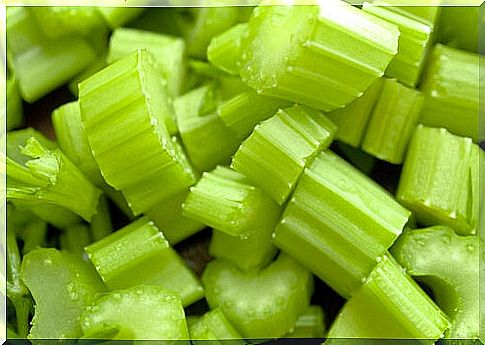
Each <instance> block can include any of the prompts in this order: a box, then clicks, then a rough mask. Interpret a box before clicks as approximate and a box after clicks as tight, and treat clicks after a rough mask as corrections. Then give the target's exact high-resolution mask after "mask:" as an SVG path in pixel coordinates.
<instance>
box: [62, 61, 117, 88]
mask: <svg viewBox="0 0 485 345" xmlns="http://www.w3.org/2000/svg"><path fill="white" fill-rule="evenodd" d="M107 65H108V64H107V62H106V54H103V55H101V56H100V57H98V58H97V59H96V60H94V61H93V62H92V63H91V64H89V66H87V67H86V68H85V69H84V70H83V71H82V72H81V73H79V74H78V75H77V76H75V77H74V78H72V79H71V81H70V82H69V84H68V85H67V86H68V88H69V91H71V93H72V94H73V95H74V96H76V97H78V96H79V87H78V85H79V83H80V82H82V81H83V80H85V79H88V78H89V77H90V76H92V75H93V74H95V73H97V72H99V71H101V70H102V69H103V68H105V67H106V66H107Z"/></svg>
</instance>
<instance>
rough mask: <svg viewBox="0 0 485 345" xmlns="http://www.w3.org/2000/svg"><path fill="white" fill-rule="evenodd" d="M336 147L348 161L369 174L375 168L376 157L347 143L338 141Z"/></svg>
mask: <svg viewBox="0 0 485 345" xmlns="http://www.w3.org/2000/svg"><path fill="white" fill-rule="evenodd" d="M336 147H337V150H338V153H339V154H341V156H342V157H343V158H345V160H346V161H348V162H350V163H351V164H352V165H353V166H355V167H356V168H357V169H359V170H360V171H362V172H363V173H364V174H366V175H367V176H369V175H370V174H371V173H372V171H373V170H374V168H375V166H376V161H377V159H376V158H374V157H372V156H371V155H369V154H367V153H365V152H364V151H362V150H360V149H356V148H355V147H352V146H350V145H348V144H345V143H341V142H337V144H336Z"/></svg>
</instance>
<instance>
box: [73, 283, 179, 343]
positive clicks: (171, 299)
mask: <svg viewBox="0 0 485 345" xmlns="http://www.w3.org/2000/svg"><path fill="white" fill-rule="evenodd" d="M80 321H81V322H80V324H81V327H82V330H83V333H84V338H88V339H89V338H94V339H110V340H115V339H116V340H157V343H158V344H165V345H168V344H175V343H177V344H186V345H188V344H189V342H183V341H180V340H186V339H188V338H189V334H188V330H187V324H186V322H185V313H184V309H183V307H182V302H181V300H180V297H179V296H177V294H175V293H173V292H170V291H167V290H164V289H163V288H161V287H159V286H148V285H138V286H134V287H132V288H130V289H127V290H120V291H112V292H110V293H109V294H107V295H105V296H102V297H101V298H99V299H98V300H96V301H95V302H94V303H93V305H92V306H90V307H88V308H87V309H86V311H85V312H84V313H83V315H82V316H81V320H80ZM164 340H165V341H164ZM176 340H178V341H176Z"/></svg>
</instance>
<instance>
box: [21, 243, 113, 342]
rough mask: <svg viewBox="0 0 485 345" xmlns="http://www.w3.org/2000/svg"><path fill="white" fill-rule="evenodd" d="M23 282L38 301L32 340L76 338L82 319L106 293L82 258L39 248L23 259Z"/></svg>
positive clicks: (30, 337) (31, 335)
mask: <svg viewBox="0 0 485 345" xmlns="http://www.w3.org/2000/svg"><path fill="white" fill-rule="evenodd" d="M21 276H22V280H23V281H24V282H25V285H27V287H28V288H29V290H30V292H31V294H32V297H33V298H34V301H35V314H34V318H33V320H32V327H31V329H30V332H29V336H28V338H29V339H32V340H33V339H75V338H78V337H80V336H81V334H82V332H81V326H80V324H79V317H80V315H81V313H82V312H83V311H84V310H85V308H86V307H87V306H89V305H90V304H91V303H92V302H93V301H94V300H95V298H96V296H97V295H98V294H100V293H103V292H104V291H105V287H104V285H103V282H102V281H101V279H100V278H99V276H98V274H97V273H96V271H95V270H94V268H93V267H92V266H91V265H90V264H89V263H87V262H85V261H83V260H82V259H81V257H80V256H77V255H73V254H69V253H66V252H60V251H58V250H56V249H53V248H49V249H45V248H42V249H36V250H33V251H31V252H29V253H28V254H27V255H25V256H24V259H23V260H22V269H21Z"/></svg>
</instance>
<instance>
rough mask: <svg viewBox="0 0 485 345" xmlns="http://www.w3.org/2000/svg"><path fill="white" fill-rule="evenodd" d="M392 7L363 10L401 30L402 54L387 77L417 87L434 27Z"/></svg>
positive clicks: (376, 5)
mask: <svg viewBox="0 0 485 345" xmlns="http://www.w3.org/2000/svg"><path fill="white" fill-rule="evenodd" d="M390 5H391V4H389V3H387V2H386V1H374V2H373V3H368V2H366V3H364V5H363V6H362V10H363V11H364V12H367V13H371V14H373V15H375V16H377V17H379V18H382V19H384V20H386V21H388V22H390V23H392V24H395V25H396V26H397V27H398V28H399V31H400V35H399V52H398V54H397V55H396V57H395V58H394V59H393V60H392V61H391V63H390V64H389V66H388V68H387V70H386V75H387V76H388V77H391V78H396V79H398V80H399V81H400V82H402V83H403V84H405V85H407V86H410V87H415V86H416V85H417V84H418V82H419V80H420V77H421V72H422V69H423V66H424V63H425V58H426V56H427V51H428V47H429V46H430V40H431V33H432V31H433V26H432V25H429V24H426V22H424V21H422V20H420V19H419V18H416V17H415V16H413V15H412V14H411V13H409V12H408V11H406V10H404V9H401V8H400V7H399V6H390Z"/></svg>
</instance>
